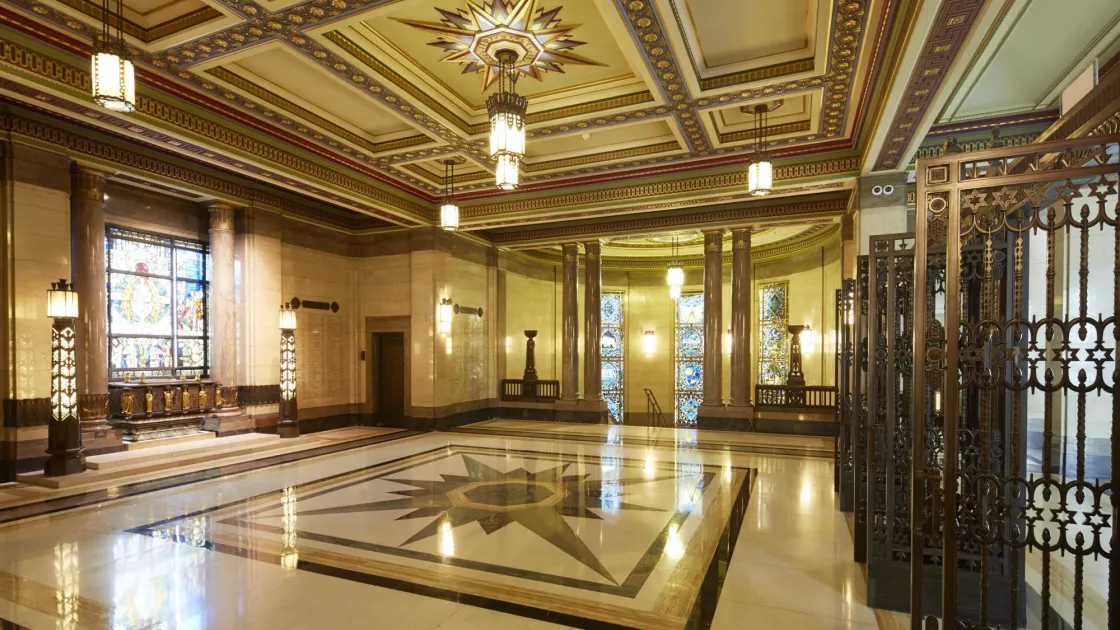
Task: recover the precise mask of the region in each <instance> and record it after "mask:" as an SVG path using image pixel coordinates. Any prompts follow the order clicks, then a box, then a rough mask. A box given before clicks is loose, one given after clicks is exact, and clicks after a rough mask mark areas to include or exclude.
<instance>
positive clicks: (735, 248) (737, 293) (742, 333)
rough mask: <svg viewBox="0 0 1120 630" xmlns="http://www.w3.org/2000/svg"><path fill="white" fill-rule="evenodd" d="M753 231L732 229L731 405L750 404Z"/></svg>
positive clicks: (743, 405)
mask: <svg viewBox="0 0 1120 630" xmlns="http://www.w3.org/2000/svg"><path fill="white" fill-rule="evenodd" d="M750 324H751V231H750V229H739V230H732V231H731V405H732V406H735V407H745V406H748V405H750V404H751V331H750Z"/></svg>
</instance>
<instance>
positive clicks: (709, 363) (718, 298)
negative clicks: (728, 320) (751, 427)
mask: <svg viewBox="0 0 1120 630" xmlns="http://www.w3.org/2000/svg"><path fill="white" fill-rule="evenodd" d="M722 273H723V232H722V231H721V230H713V231H710V232H704V399H703V401H702V403H701V404H703V405H706V406H721V405H723V391H722V390H723V277H722Z"/></svg>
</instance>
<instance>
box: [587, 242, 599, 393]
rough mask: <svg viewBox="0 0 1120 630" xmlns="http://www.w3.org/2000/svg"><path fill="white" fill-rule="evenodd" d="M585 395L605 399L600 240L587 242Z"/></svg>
mask: <svg viewBox="0 0 1120 630" xmlns="http://www.w3.org/2000/svg"><path fill="white" fill-rule="evenodd" d="M583 253H584V257H583V261H584V262H583V273H584V276H583V278H584V282H583V312H584V327H585V328H584V341H583V353H584V354H583V398H584V400H602V399H603V353H602V348H600V347H599V346H600V344H601V343H602V341H601V340H602V338H603V309H602V307H601V305H602V299H603V261H602V253H601V252H600V249H599V242H598V241H595V242H592V243H584V244H583Z"/></svg>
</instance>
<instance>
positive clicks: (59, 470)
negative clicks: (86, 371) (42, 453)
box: [43, 280, 85, 477]
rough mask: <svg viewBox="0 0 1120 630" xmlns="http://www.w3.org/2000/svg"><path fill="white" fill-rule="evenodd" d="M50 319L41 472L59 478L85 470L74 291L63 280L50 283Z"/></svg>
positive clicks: (48, 301)
mask: <svg viewBox="0 0 1120 630" xmlns="http://www.w3.org/2000/svg"><path fill="white" fill-rule="evenodd" d="M47 317H50V318H51V321H52V326H51V423H50V424H49V425H48V426H47V462H46V465H45V466H44V470H43V472H44V474H45V475H46V476H47V477H60V476H62V475H70V474H74V473H79V472H82V471H83V470H85V458H84V457H83V456H82V432H81V428H80V426H79V424H78V367H77V361H78V360H77V355H76V345H77V344H76V340H75V321H74V320H76V319H77V317H78V292H77V291H75V290H74V286H73V285H72V284H70V283H69V282H67V281H66V280H59V281H58V282H52V283H51V288H50V290H48V291H47Z"/></svg>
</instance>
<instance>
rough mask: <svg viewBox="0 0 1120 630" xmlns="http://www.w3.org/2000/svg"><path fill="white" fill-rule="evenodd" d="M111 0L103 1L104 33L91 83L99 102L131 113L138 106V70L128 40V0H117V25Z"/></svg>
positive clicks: (96, 45) (94, 56) (95, 54)
mask: <svg viewBox="0 0 1120 630" xmlns="http://www.w3.org/2000/svg"><path fill="white" fill-rule="evenodd" d="M109 2H110V0H102V3H101V35H100V36H98V37H97V40H96V41H95V42H94V43H93V53H92V54H91V55H90V73H89V74H90V86H91V89H92V91H93V100H94V102H95V103H97V104H98V105H100V106H102V107H104V108H105V109H108V110H111V111H114V112H123V113H126V114H127V113H129V112H131V111H133V110H135V109H136V73H135V70H134V68H133V67H132V60H131V59H129V56H128V44H126V43H125V40H124V0H117V11H116V16H115V17H116V28H115V29H114V28H113V27H112V24H111V23H112V22H113V18H114V15H113V13H112V12H110V10H109Z"/></svg>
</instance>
